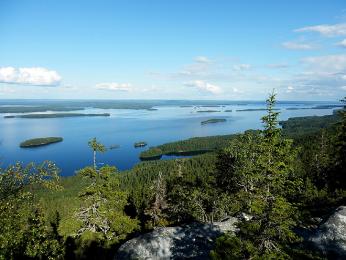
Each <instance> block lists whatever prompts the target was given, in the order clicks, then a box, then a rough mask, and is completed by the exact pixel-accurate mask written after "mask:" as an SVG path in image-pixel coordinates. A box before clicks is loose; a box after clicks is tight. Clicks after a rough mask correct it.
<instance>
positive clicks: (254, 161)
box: [212, 94, 301, 259]
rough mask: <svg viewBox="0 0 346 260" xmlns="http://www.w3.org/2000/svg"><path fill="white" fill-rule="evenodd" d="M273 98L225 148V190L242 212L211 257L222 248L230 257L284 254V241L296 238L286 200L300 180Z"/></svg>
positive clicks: (290, 205) (292, 207)
mask: <svg viewBox="0 0 346 260" xmlns="http://www.w3.org/2000/svg"><path fill="white" fill-rule="evenodd" d="M275 102H276V100H275V94H271V95H270V96H269V98H268V99H267V115H266V116H264V117H263V118H262V122H263V128H264V129H263V130H262V131H260V133H258V134H257V133H256V132H255V133H246V134H244V135H243V136H241V137H239V139H237V140H235V141H233V142H231V145H230V147H229V148H228V149H227V153H228V155H229V158H230V160H232V162H233V163H232V167H233V169H232V171H231V172H232V174H231V175H230V177H231V178H232V183H233V185H232V186H231V187H230V188H231V190H230V191H229V194H232V196H234V197H235V198H236V201H237V203H238V212H241V213H243V215H245V216H246V218H244V220H243V221H241V222H240V223H239V225H238V227H239V232H238V234H237V236H236V237H235V236H231V237H227V236H226V237H223V238H220V240H219V242H218V246H217V247H216V250H214V251H213V252H212V256H213V257H214V258H221V257H222V255H223V254H224V253H225V250H226V251H227V252H229V253H230V255H229V258H230V259H237V258H245V259H263V258H265V259H267V258H273V259H274V258H288V255H287V250H288V247H287V245H289V244H290V243H292V242H295V241H297V240H298V237H297V236H296V235H295V233H294V232H293V227H294V226H295V225H296V207H295V205H294V204H293V203H292V202H290V201H289V200H288V198H289V197H290V195H291V194H292V193H294V192H295V191H296V189H297V187H299V186H300V185H301V179H300V178H299V177H298V176H296V174H295V161H296V160H297V150H296V149H294V148H293V147H292V141H291V140H287V139H284V138H283V137H282V134H281V130H280V129H279V128H278V115H279V113H278V112H275V110H274V106H275ZM220 241H223V242H220ZM230 246H231V250H230ZM232 252H233V253H232ZM232 257H233V258H232Z"/></svg>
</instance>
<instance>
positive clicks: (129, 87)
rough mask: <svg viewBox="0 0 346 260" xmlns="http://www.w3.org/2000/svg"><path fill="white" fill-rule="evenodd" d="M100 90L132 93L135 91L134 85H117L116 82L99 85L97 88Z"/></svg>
mask: <svg viewBox="0 0 346 260" xmlns="http://www.w3.org/2000/svg"><path fill="white" fill-rule="evenodd" d="M95 87H96V88H97V89H100V90H109V91H125V92H128V91H131V90H133V88H132V85H131V84H130V83H116V82H108V83H99V84H96V86H95Z"/></svg>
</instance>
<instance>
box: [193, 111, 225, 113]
mask: <svg viewBox="0 0 346 260" xmlns="http://www.w3.org/2000/svg"><path fill="white" fill-rule="evenodd" d="M215 112H221V111H219V110H199V111H197V113H215Z"/></svg>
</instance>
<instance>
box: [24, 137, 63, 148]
mask: <svg viewBox="0 0 346 260" xmlns="http://www.w3.org/2000/svg"><path fill="white" fill-rule="evenodd" d="M62 141H63V138H62V137H44V138H34V139H28V140H26V141H24V142H22V143H20V145H19V146H20V147H21V148H31V147H38V146H43V145H48V144H53V143H58V142H62Z"/></svg>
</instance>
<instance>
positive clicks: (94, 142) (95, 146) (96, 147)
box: [88, 137, 106, 170]
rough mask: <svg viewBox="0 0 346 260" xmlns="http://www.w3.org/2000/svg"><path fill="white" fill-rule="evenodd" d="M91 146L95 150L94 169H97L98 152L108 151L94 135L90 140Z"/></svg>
mask: <svg viewBox="0 0 346 260" xmlns="http://www.w3.org/2000/svg"><path fill="white" fill-rule="evenodd" d="M88 145H89V147H90V148H91V149H92V150H93V164H94V169H95V170H96V169H97V165H96V153H97V152H100V153H104V152H105V151H106V147H105V146H104V145H103V144H101V143H99V142H97V139H96V137H94V138H93V139H91V140H90V141H89V142H88Z"/></svg>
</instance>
